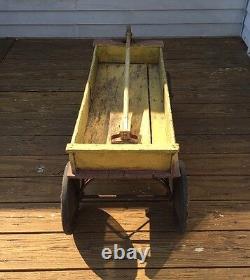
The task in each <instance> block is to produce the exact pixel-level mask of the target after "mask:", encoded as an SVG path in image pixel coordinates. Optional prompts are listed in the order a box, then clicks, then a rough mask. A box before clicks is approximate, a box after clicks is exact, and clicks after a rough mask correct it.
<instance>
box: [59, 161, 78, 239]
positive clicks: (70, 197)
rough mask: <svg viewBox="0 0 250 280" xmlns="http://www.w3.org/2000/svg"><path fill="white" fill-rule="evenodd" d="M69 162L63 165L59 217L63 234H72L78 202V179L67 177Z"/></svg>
mask: <svg viewBox="0 0 250 280" xmlns="http://www.w3.org/2000/svg"><path fill="white" fill-rule="evenodd" d="M68 168H69V163H67V165H66V166H65V169H64V174H63V179H62V193H61V219H62V227H63V231H64V233H65V234H72V233H73V231H74V227H75V222H76V217H77V213H78V209H79V204H80V194H81V185H80V180H79V179H72V178H68V176H67V172H68Z"/></svg>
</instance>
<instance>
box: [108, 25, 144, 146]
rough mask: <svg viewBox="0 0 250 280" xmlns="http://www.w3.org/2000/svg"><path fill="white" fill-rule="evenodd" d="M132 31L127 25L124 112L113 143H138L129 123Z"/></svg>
mask: <svg viewBox="0 0 250 280" xmlns="http://www.w3.org/2000/svg"><path fill="white" fill-rule="evenodd" d="M131 38H132V32H131V27H130V26H127V32H126V46H125V70H124V71H125V72H124V91H123V114H122V121H121V127H120V132H119V133H118V134H115V135H112V136H111V143H112V144H125V143H131V144H137V143H138V137H137V136H136V135H133V134H132V133H131V131H130V125H129V68H130V44H131Z"/></svg>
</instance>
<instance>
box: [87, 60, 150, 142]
mask: <svg viewBox="0 0 250 280" xmlns="http://www.w3.org/2000/svg"><path fill="white" fill-rule="evenodd" d="M123 71H124V67H123V66H121V65H114V64H112V65H109V64H102V65H100V66H99V68H98V72H97V80H96V85H95V89H94V91H93V93H92V100H93V102H92V104H91V107H90V113H89V119H88V124H87V128H86V131H85V135H84V140H83V141H84V143H95V144H102V143H110V138H111V135H113V134H116V133H119V131H120V123H121V117H122V92H123V84H124V82H123ZM130 72H131V73H130V79H131V89H130V110H131V111H132V112H135V111H136V112H137V113H138V114H136V115H135V114H134V115H133V116H132V132H133V133H134V134H136V135H141V137H142V140H141V141H142V143H150V125H149V112H148V97H147V70H146V66H145V65H139V64H138V65H136V64H132V65H131V71H130ZM139 93H140V96H139V95H138V94H139ZM110 96H113V97H110ZM141 96H142V97H141Z"/></svg>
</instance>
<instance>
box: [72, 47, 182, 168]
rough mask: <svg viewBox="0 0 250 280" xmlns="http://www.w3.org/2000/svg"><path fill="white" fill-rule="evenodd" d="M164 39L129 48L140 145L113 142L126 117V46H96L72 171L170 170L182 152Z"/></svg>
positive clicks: (133, 129) (134, 125) (75, 135)
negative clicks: (124, 96) (174, 124)
mask: <svg viewBox="0 0 250 280" xmlns="http://www.w3.org/2000/svg"><path fill="white" fill-rule="evenodd" d="M161 47H162V44H161V43H160V42H147V43H143V42H142V43H137V44H134V45H132V46H131V64H130V114H129V115H130V120H131V132H132V133H133V134H135V135H138V136H139V144H136V145H131V144H123V145H113V144H111V135H113V134H115V133H118V132H119V129H120V123H121V118H122V107H123V103H122V101H123V98H122V95H123V86H124V82H123V80H124V59H125V58H124V52H125V51H124V45H123V44H119V43H113V42H107V43H106V42H99V43H96V45H95V50H94V54H93V60H92V65H91V69H90V74H89V79H88V82H87V84H86V88H85V91H84V97H83V101H82V105H81V108H80V111H79V115H78V119H77V122H76V126H75V130H74V133H73V137H72V140H71V143H70V144H68V145H67V152H68V153H69V155H70V162H71V165H72V169H73V170H74V171H76V169H81V170H83V169H84V170H119V169H126V170H155V171H169V170H170V168H171V164H172V162H173V157H174V156H175V158H176V156H177V152H178V150H179V146H178V144H177V143H176V142H175V136H174V130H173V124H172V115H171V108H170V100H169V92H168V86H167V79H166V73H165V68H164V62H163V54H162V49H161Z"/></svg>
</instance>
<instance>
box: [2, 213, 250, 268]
mask: <svg viewBox="0 0 250 280" xmlns="http://www.w3.org/2000/svg"><path fill="white" fill-rule="evenodd" d="M104 216H105V215H104ZM104 218H106V216H105V217H103V216H99V217H96V221H95V222H96V223H97V222H98V223H101V222H105V223H106V220H103V219H104ZM112 226H113V228H114V231H113V232H110V233H107V232H105V230H102V231H100V232H97V233H95V234H93V233H92V232H89V233H78V234H75V235H74V237H73V238H72V237H71V236H66V235H65V234H63V233H57V234H21V235H20V234H8V235H6V234H3V235H1V236H0V240H1V246H2V249H3V250H4V255H3V257H2V259H3V261H2V262H1V263H0V269H1V270H5V271H6V270H16V269H19V270H24V269H44V268H45V267H46V269H52V270H53V269H70V268H91V269H95V268H128V267H130V268H136V267H145V265H147V268H158V267H159V266H160V267H162V268H163V267H173V266H175V267H193V266H194V263H195V265H196V266H197V267H218V266H219V267H221V266H222V267H245V266H249V265H250V264H249V242H248V240H249V237H250V233H249V232H248V231H219V232H218V231H215V232H214V231H212V232H189V233H187V234H185V235H177V234H176V233H169V232H158V233H155V234H154V233H152V234H150V232H142V233H141V232H139V233H134V234H133V235H132V236H130V238H128V234H127V233H126V232H125V231H123V232H121V233H120V234H118V233H117V231H116V230H117V229H121V230H122V228H121V225H120V224H119V223H117V222H114V224H112ZM114 243H116V244H118V246H119V247H124V248H131V247H132V246H133V247H134V248H142V249H145V248H146V247H149V246H150V248H151V256H150V257H149V258H148V259H147V264H145V263H144V264H140V263H138V264H137V263H136V261H135V260H126V259H124V260H120V261H119V260H109V261H104V260H103V259H102V257H101V250H102V249H103V248H104V247H106V246H107V247H111V248H112V247H113V246H114V245H113V244H114ZM200 251H201V252H200ZM34 260H35V261H34Z"/></svg>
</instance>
